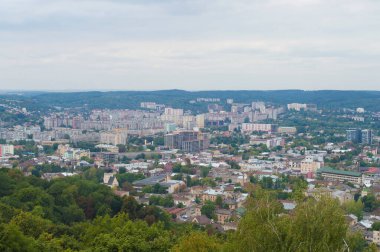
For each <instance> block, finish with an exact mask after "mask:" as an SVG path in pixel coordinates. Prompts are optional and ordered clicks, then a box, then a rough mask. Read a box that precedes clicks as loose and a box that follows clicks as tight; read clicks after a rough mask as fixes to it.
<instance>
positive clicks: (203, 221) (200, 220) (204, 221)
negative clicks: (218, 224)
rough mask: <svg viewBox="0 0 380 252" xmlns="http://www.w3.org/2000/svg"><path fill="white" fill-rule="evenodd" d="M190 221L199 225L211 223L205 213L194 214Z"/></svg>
mask: <svg viewBox="0 0 380 252" xmlns="http://www.w3.org/2000/svg"><path fill="white" fill-rule="evenodd" d="M191 222H192V223H196V224H199V225H201V226H206V225H209V224H211V220H210V219H209V218H208V217H207V216H206V215H201V216H195V217H194V218H193V219H192V220H191Z"/></svg>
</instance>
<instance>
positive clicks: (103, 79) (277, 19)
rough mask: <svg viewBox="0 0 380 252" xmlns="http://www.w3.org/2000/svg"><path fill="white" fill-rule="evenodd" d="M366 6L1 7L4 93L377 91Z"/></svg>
mask: <svg viewBox="0 0 380 252" xmlns="http://www.w3.org/2000/svg"><path fill="white" fill-rule="evenodd" d="M379 12H380V2H378V1H374V0H361V1H356V0H329V1H328V0H265V1H264V0H234V1H227V0H216V1H206V0H184V1H183V0H164V1H153V0H139V1H138V0H127V1H121V0H91V1H90V0H65V1H60V0H2V1H0V88H2V89H5V88H8V87H13V88H18V89H60V90H61V89H65V88H67V89H78V88H82V89H126V88H128V89H162V88H183V89H231V88H236V89H287V88H303V89H379V88H378V86H379V85H378V83H377V82H378V81H379V79H380V78H379V77H380V72H379V71H378V70H377V69H379V67H380V44H379V43H378V41H379V40H380V33H379V32H378V31H379V30H380V19H379V18H378V13H379Z"/></svg>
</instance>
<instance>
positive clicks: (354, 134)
mask: <svg viewBox="0 0 380 252" xmlns="http://www.w3.org/2000/svg"><path fill="white" fill-rule="evenodd" d="M361 133H362V132H361V130H360V129H349V130H346V136H347V141H349V142H352V143H360V142H361Z"/></svg>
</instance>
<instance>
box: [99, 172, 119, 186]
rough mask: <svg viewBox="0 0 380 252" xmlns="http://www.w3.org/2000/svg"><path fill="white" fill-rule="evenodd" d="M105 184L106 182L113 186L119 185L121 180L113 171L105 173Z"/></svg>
mask: <svg viewBox="0 0 380 252" xmlns="http://www.w3.org/2000/svg"><path fill="white" fill-rule="evenodd" d="M103 184H105V185H107V186H109V187H111V188H114V187H118V186H119V182H118V181H117V179H116V176H115V174H113V173H104V175H103Z"/></svg>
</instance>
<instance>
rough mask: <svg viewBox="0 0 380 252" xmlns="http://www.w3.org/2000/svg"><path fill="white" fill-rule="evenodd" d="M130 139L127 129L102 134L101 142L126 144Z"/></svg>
mask: <svg viewBox="0 0 380 252" xmlns="http://www.w3.org/2000/svg"><path fill="white" fill-rule="evenodd" d="M127 139H128V130H127V129H114V130H112V131H107V132H102V133H100V142H101V143H104V144H112V145H118V144H126V143H127Z"/></svg>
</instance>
